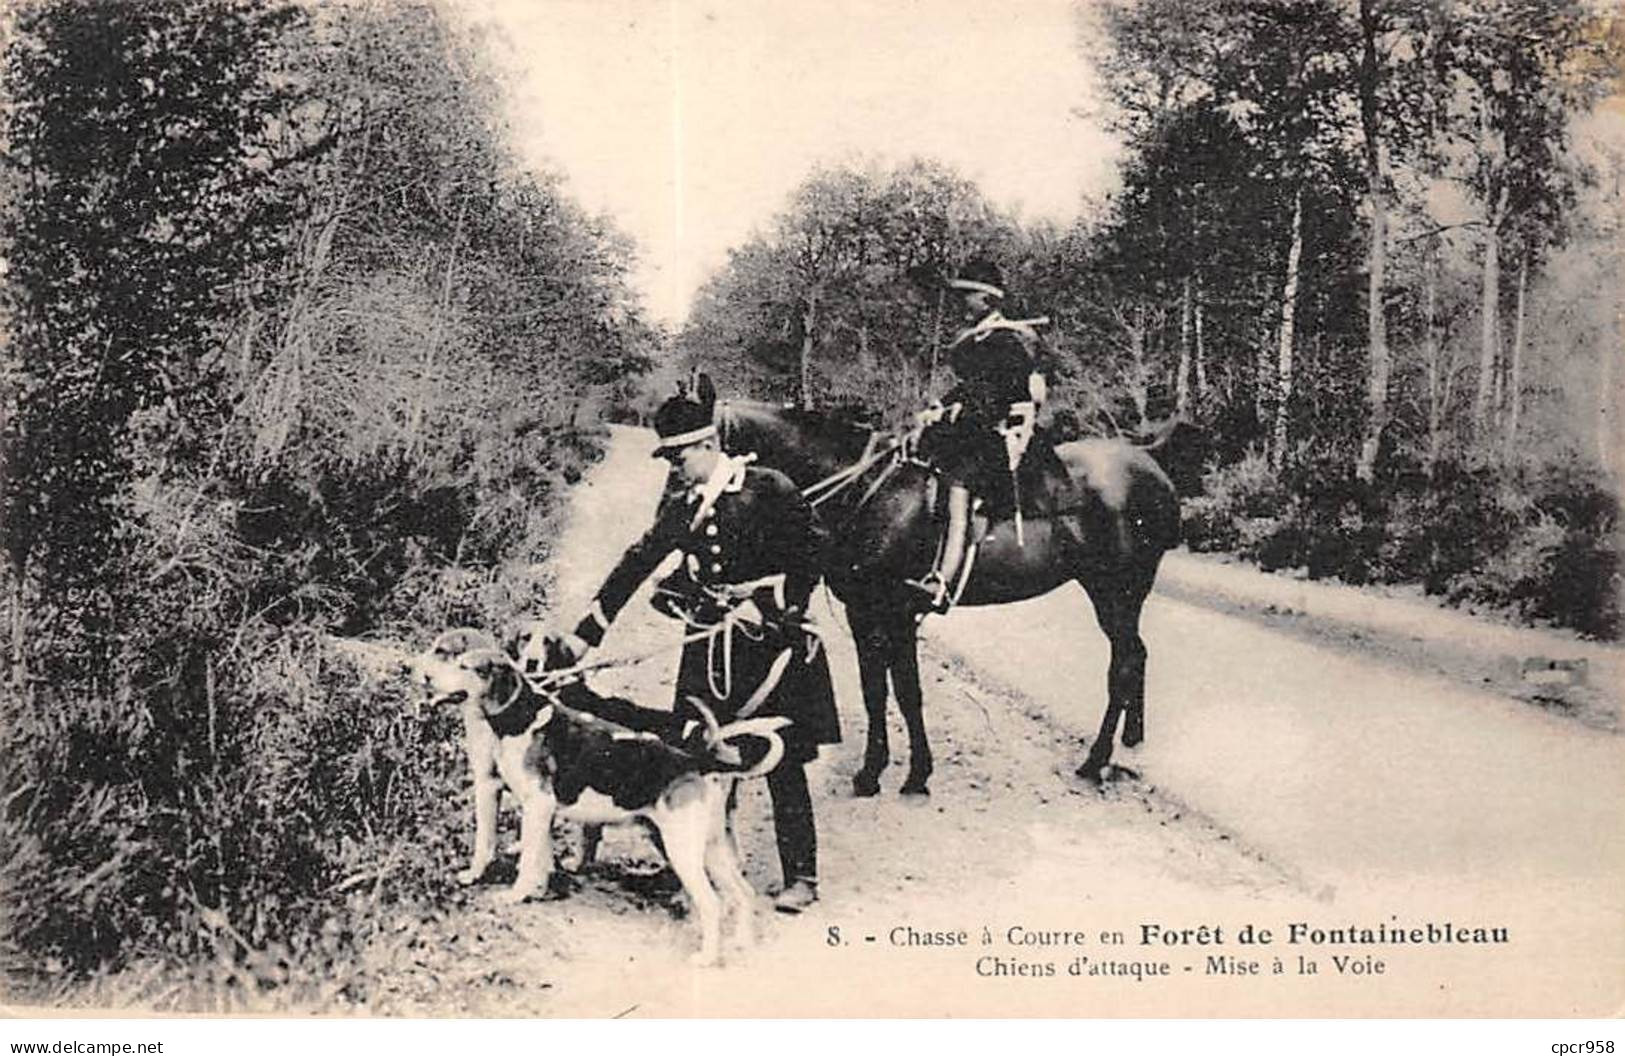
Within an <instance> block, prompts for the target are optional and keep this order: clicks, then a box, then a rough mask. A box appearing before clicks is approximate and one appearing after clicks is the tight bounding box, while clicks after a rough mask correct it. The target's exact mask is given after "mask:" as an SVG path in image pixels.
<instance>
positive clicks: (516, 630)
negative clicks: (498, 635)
mask: <svg viewBox="0 0 1625 1056" xmlns="http://www.w3.org/2000/svg"><path fill="white" fill-rule="evenodd" d="M532 626H533V625H532V624H531V622H530V621H529V620H524V621H521V622H518V623H510V624H508V625H507V626H505V627H503V629H502V651H503V652H505V653H507V654H508V658H509V659H510V660H517V659H519V654H520V653H523V652H524V651H525V646H527V645H529V644H530V637H531V627H532Z"/></svg>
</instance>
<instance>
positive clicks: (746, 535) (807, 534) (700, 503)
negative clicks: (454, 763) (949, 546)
mask: <svg viewBox="0 0 1625 1056" xmlns="http://www.w3.org/2000/svg"><path fill="white" fill-rule="evenodd" d="M823 542H824V536H823V532H822V530H821V529H820V527H819V525H818V523H817V521H816V519H815V517H814V514H813V511H812V509H811V508H810V507H809V506H808V505H807V502H806V500H805V499H803V498H802V497H801V493H800V492H799V491H798V490H797V489H796V486H795V485H794V484H793V483H792V482H791V481H790V478H788V477H786V476H785V475H784V474H782V473H780V472H778V471H777V470H772V469H765V468H758V467H756V466H752V465H748V464H746V462H745V461H744V460H743V459H730V458H728V457H726V456H724V457H723V458H722V460H721V462H720V463H719V465H718V472H717V474H716V475H714V476H713V478H712V479H711V481H709V482H707V483H705V484H702V485H699V486H697V487H694V488H688V489H682V490H677V491H669V492H668V493H667V494H666V495H665V497H664V498H663V499H662V501H661V505H660V510H659V513H658V514H657V515H656V518H655V523H654V525H653V526H652V527H651V528H650V529H649V530H648V531H647V532H645V533H644V535H643V538H641V539H640V540H638V541H637V542H636V543H635V544H633V545H632V547H631V548H630V549H629V550H627V551H626V553H625V554H624V555H623V556H622V557H621V560H620V562H619V563H618V564H616V566H615V569H614V570H613V571H612V572H611V573H610V574H609V577H608V578H607V579H606V580H605V581H604V585H603V586H602V588H600V590H599V591H598V595H597V598H596V599H595V602H594V606H593V609H592V611H591V613H590V614H589V615H588V616H587V617H586V618H585V619H583V620H582V621H581V623H580V624H579V625H578V626H577V627H576V630H575V633H576V634H577V635H578V636H580V637H581V638H582V639H584V640H585V641H587V642H588V643H589V644H592V645H597V644H598V643H599V642H601V641H602V640H603V636H604V631H605V629H606V627H607V626H608V624H610V623H612V622H613V621H614V619H615V617H616V615H617V614H618V613H619V612H620V611H621V609H622V608H623V607H624V606H625V605H626V603H627V600H628V599H630V598H631V596H632V594H633V593H634V592H635V591H636V590H637V588H638V586H639V585H640V584H641V583H642V582H643V581H644V580H645V579H647V578H648V577H649V576H650V575H651V574H652V573H653V572H654V570H655V569H656V568H657V567H658V566H659V565H660V563H661V562H662V561H663V560H665V558H666V557H667V556H668V555H669V554H670V553H671V552H672V551H673V550H681V551H682V552H683V554H684V559H683V566H682V568H681V569H680V570H679V571H678V572H677V573H676V574H674V575H673V576H670V577H667V578H666V579H665V580H662V581H661V584H660V589H659V591H658V592H657V596H656V599H655V601H656V605H657V607H662V599H663V598H664V599H669V600H671V601H674V602H675V605H674V606H673V607H663V611H668V612H672V611H683V612H686V613H687V614H688V615H689V617H690V618H691V622H690V623H689V624H688V626H687V628H686V630H685V633H687V634H694V633H696V632H698V631H700V630H703V629H704V628H705V627H706V626H709V625H713V624H714V623H715V622H716V621H717V620H718V619H720V618H721V617H722V614H723V610H722V609H721V608H720V607H718V606H715V605H713V604H710V603H709V602H708V601H707V600H706V596H705V593H704V589H703V588H707V587H710V588H718V589H725V588H729V587H738V586H740V585H749V584H752V583H757V582H758V581H761V582H760V583H758V585H757V586H756V587H755V588H754V589H752V590H750V591H749V595H748V596H749V597H750V598H751V599H752V600H753V601H754V602H755V603H756V606H757V608H758V609H760V610H761V613H762V615H763V616H764V617H765V618H766V622H765V624H760V625H759V624H755V623H752V622H745V623H741V624H740V625H739V626H737V627H736V628H735V630H734V631H733V633H732V634H731V635H728V636H726V637H725V636H723V635H718V636H715V637H714V638H712V639H710V640H702V641H695V642H690V643H689V644H688V645H687V646H685V647H684V649H683V656H682V660H681V662H680V664H679V667H678V674H677V703H676V708H675V710H674V715H675V717H676V719H677V721H678V722H679V723H681V722H682V721H683V720H684V719H687V718H696V719H697V718H698V716H697V715H695V714H694V711H693V709H692V708H691V707H690V706H689V704H688V698H689V697H690V696H695V697H699V698H700V699H701V700H703V701H705V702H706V704H707V706H708V707H710V708H712V709H713V710H714V711H715V712H716V717H717V719H718V721H720V722H723V723H726V722H728V721H730V720H731V719H733V718H736V717H738V712H739V709H740V708H741V707H743V706H744V705H745V704H746V703H747V702H748V701H749V700H750V698H751V695H752V694H753V693H754V692H755V691H756V689H757V688H758V687H759V686H760V685H761V684H762V681H763V679H764V677H766V676H767V674H768V673H769V670H770V668H771V667H772V666H773V663H774V661H775V660H777V659H778V658H779V656H780V654H781V653H782V651H783V650H784V648H785V647H786V646H789V647H791V649H792V652H791V656H790V659H789V663H788V665H787V666H785V667H784V669H783V674H782V676H781V679H780V681H779V683H778V686H777V688H776V689H775V690H774V691H773V692H772V693H771V694H770V695H769V696H768V697H767V698H766V700H765V701H764V702H763V703H762V704H761V706H760V707H759V708H757V709H756V710H755V711H753V712H752V715H754V716H766V715H782V716H784V717H785V718H787V719H790V720H791V722H792V723H793V725H791V726H790V727H788V728H787V729H785V730H784V731H783V736H784V742H785V758H786V761H788V762H792V763H802V762H807V761H809V760H811V759H812V758H813V757H815V756H816V755H817V752H818V745H820V744H834V743H837V742H838V741H839V740H840V739H841V734H840V723H839V719H838V718H837V715H836V711H835V694H834V690H833V686H832V683H831V681H830V674H829V665H828V663H827V661H826V659H825V656H824V652H823V650H822V649H821V648H818V647H816V644H815V643H814V642H813V640H811V639H810V637H809V635H808V633H807V632H805V631H803V630H802V629H800V627H799V621H800V619H801V617H802V614H803V613H804V612H805V611H806V606H807V599H808V597H809V596H810V595H811V593H812V590H813V587H814V586H815V585H816V584H817V582H818V578H819V574H820V573H819V567H818V562H819V556H820V553H821V550H822V548H823ZM719 694H720V696H719Z"/></svg>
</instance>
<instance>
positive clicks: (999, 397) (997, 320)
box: [942, 310, 1038, 429]
mask: <svg viewBox="0 0 1625 1056" xmlns="http://www.w3.org/2000/svg"><path fill="white" fill-rule="evenodd" d="M1037 340H1038V335H1037V332H1036V331H1034V330H1033V328H1032V326H1031V325H1030V324H1028V323H1025V322H1017V321H1013V320H1010V319H1006V318H1005V317H1004V316H1003V315H1001V314H1000V313H999V312H998V311H997V310H994V311H991V312H989V313H988V314H987V315H986V316H984V317H983V318H982V319H981V320H979V321H978V322H977V323H976V325H974V326H971V327H968V328H967V329H965V330H963V331H961V332H960V333H959V335H958V336H957V337H955V338H954V342H953V344H952V345H950V346H949V348H948V357H949V362H950V363H952V364H953V368H954V373H955V374H956V375H957V376H958V378H959V383H958V384H957V385H955V386H954V387H953V389H952V390H950V391H949V392H948V394H947V395H946V396H944V397H943V400H942V402H943V403H944V404H945V405H948V404H954V403H958V404H960V405H961V407H962V410H961V411H960V415H961V417H962V418H968V419H969V420H970V422H971V424H974V425H977V426H980V427H982V428H987V429H992V428H994V427H995V426H997V425H999V424H1000V423H1001V422H1003V421H1004V419H1005V417H1006V416H1007V415H1008V414H1009V413H1010V408H1011V405H1012V404H1019V403H1026V402H1030V401H1031V400H1032V399H1033V394H1032V390H1031V388H1030V382H1029V378H1030V376H1031V375H1032V373H1033V371H1034V369H1035V366H1034V354H1033V347H1034V345H1035V344H1036V342H1037Z"/></svg>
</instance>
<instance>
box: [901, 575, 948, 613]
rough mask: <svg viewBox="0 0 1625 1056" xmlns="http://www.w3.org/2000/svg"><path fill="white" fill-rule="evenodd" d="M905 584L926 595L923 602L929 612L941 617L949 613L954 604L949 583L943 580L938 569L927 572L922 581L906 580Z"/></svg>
mask: <svg viewBox="0 0 1625 1056" xmlns="http://www.w3.org/2000/svg"><path fill="white" fill-rule="evenodd" d="M903 583H904V584H905V585H906V586H909V587H912V588H913V589H914V590H916V591H919V592H920V593H921V594H923V595H924V597H923V598H922V599H921V600H923V601H924V602H925V604H926V606H927V610H926V611H928V612H935V613H937V614H939V615H940V614H942V613H945V612H947V611H948V607H949V606H950V605H952V604H953V598H952V597H951V596H950V593H949V589H948V581H947V580H946V579H943V578H942V573H941V572H938V571H937V570H936V569H932V570H931V571H930V572H927V573H926V574H925V576H924V577H923V578H921V579H905V580H903Z"/></svg>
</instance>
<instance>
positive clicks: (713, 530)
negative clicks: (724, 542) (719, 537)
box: [705, 524, 717, 535]
mask: <svg viewBox="0 0 1625 1056" xmlns="http://www.w3.org/2000/svg"><path fill="white" fill-rule="evenodd" d="M705 534H706V535H716V534H717V526H716V525H714V524H708V525H706V526H705Z"/></svg>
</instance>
